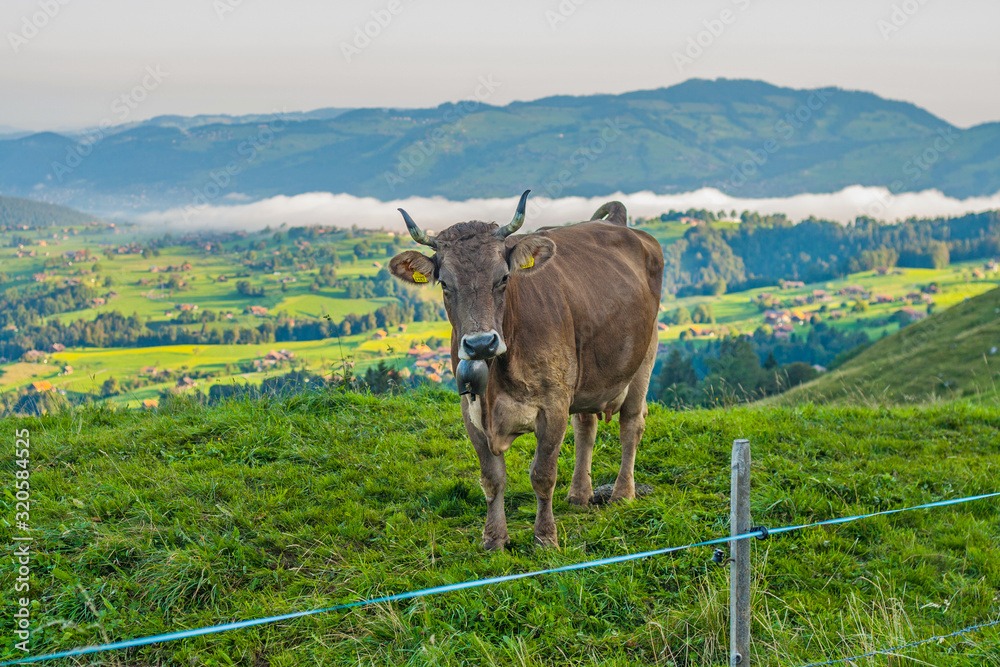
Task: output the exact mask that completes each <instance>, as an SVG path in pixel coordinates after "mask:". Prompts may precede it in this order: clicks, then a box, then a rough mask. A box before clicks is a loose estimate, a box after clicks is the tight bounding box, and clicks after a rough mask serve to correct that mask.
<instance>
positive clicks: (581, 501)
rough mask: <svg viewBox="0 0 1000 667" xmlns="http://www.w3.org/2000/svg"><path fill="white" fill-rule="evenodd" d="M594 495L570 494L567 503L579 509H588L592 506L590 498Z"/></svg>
mask: <svg viewBox="0 0 1000 667" xmlns="http://www.w3.org/2000/svg"><path fill="white" fill-rule="evenodd" d="M592 495H593V494H592V493H577V494H574V493H570V494H569V495H567V496H566V502H568V503H569V504H570V505H576V506H577V507H586V506H587V505H589V504H590V497H591V496H592Z"/></svg>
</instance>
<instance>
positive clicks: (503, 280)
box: [494, 273, 510, 289]
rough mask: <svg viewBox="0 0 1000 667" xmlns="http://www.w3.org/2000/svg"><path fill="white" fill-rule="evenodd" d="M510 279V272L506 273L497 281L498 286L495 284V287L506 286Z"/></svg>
mask: <svg viewBox="0 0 1000 667" xmlns="http://www.w3.org/2000/svg"><path fill="white" fill-rule="evenodd" d="M508 280H510V274H509V273H508V274H507V275H505V276H504V277H503V278H501V279H500V280H499V281H497V284H496V286H495V288H494V289H500V288H501V287H506V286H507V281H508Z"/></svg>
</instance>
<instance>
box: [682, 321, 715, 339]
mask: <svg viewBox="0 0 1000 667" xmlns="http://www.w3.org/2000/svg"><path fill="white" fill-rule="evenodd" d="M687 332H688V333H689V334H691V335H692V336H694V337H695V338H702V337H705V338H711V337H712V336H715V332H714V331H712V330H711V329H709V328H708V327H703V326H701V325H699V324H692V325H690V326H689V327H688V328H687Z"/></svg>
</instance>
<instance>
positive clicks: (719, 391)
mask: <svg viewBox="0 0 1000 667" xmlns="http://www.w3.org/2000/svg"><path fill="white" fill-rule="evenodd" d="M703 363H704V364H705V366H706V367H707V373H706V374H705V376H704V378H701V379H699V377H698V373H697V372H696V371H695V368H694V360H693V358H692V357H685V356H684V355H683V354H682V352H681V350H680V349H678V348H673V349H672V350H671V351H670V353H669V355H668V356H667V358H666V359H665V360H664V361H663V362H662V364H661V366H660V369H659V373H658V375H657V377H656V379H657V383H656V386H655V388H654V390H653V391H654V393H655V398H656V399H657V400H659V401H660V402H662V403H664V404H666V405H668V406H670V407H672V408H674V409H676V410H681V409H686V408H693V407H711V408H714V407H726V406H730V405H735V404H737V403H745V402H748V401H755V400H757V399H760V398H764V397H765V396H772V395H774V394H779V393H781V392H783V391H787V390H788V389H790V388H792V387H794V386H796V385H799V384H802V383H803V382H808V381H809V380H811V379H813V378H814V377H816V376H817V375H818V374H819V372H818V371H817V370H816V369H814V368H813V367H812V366H811V365H810V364H807V363H804V362H801V361H795V362H792V363H790V364H785V365H781V364H779V363H778V361H777V359H775V357H774V355H771V354H769V355H768V356H767V358H766V359H765V360H764V362H763V363H761V360H760V357H758V356H757V352H756V351H755V349H754V345H753V343H752V342H751V341H750V340H749V339H748V338H747V337H743V336H740V337H736V338H728V337H727V338H725V339H724V340H723V341H722V343H721V345H720V349H719V354H718V356H716V357H709V358H705V359H703Z"/></svg>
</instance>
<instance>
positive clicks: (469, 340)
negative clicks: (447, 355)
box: [458, 331, 507, 361]
mask: <svg viewBox="0 0 1000 667" xmlns="http://www.w3.org/2000/svg"><path fill="white" fill-rule="evenodd" d="M506 351H507V346H506V345H504V342H503V339H502V338H500V334H498V333H497V332H496V331H487V332H485V333H475V334H466V335H465V336H462V344H461V345H459V346H458V358H459V359H468V360H470V361H485V360H487V359H492V358H493V357H495V356H497V355H500V354H503V353H504V352H506Z"/></svg>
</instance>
